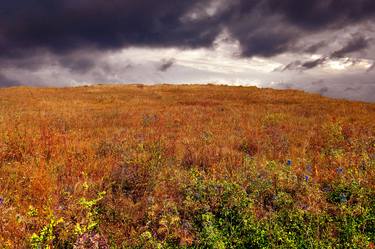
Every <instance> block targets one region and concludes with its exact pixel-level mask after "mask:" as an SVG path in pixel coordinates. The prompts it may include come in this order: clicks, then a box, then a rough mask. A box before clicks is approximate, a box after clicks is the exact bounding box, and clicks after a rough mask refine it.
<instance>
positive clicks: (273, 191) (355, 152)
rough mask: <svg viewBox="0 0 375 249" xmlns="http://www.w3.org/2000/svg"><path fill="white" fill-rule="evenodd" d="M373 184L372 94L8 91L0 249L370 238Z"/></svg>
mask: <svg viewBox="0 0 375 249" xmlns="http://www.w3.org/2000/svg"><path fill="white" fill-rule="evenodd" d="M374 189H375V104H368V103H359V102H349V101H344V100H333V99H328V98H324V97H321V96H319V95H314V94H307V93H303V92H300V91H292V90H284V91H277V90H271V89H257V88H255V87H228V86H198V85H194V86H171V85H160V86H141V85H132V86H90V87H77V88H61V89H53V88H26V87H18V88H7V89H1V90H0V248H25V247H26V248H27V247H31V248H46V247H47V246H50V248H72V247H73V246H75V248H110V247H111V248H177V247H182V248H374V242H375V190H374ZM95 245H97V246H98V247H95Z"/></svg>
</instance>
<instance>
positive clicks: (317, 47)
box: [303, 41, 327, 54]
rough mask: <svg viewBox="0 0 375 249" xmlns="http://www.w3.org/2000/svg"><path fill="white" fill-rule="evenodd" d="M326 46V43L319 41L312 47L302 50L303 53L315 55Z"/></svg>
mask: <svg viewBox="0 0 375 249" xmlns="http://www.w3.org/2000/svg"><path fill="white" fill-rule="evenodd" d="M326 45H327V42H326V41H320V42H318V43H315V44H312V45H310V46H308V47H306V48H304V49H303V52H305V53H310V54H313V53H316V52H317V51H319V50H320V49H321V48H323V47H325V46H326Z"/></svg>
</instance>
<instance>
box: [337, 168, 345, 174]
mask: <svg viewBox="0 0 375 249" xmlns="http://www.w3.org/2000/svg"><path fill="white" fill-rule="evenodd" d="M336 172H337V173H338V174H342V173H344V169H343V168H342V167H338V168H337V169H336Z"/></svg>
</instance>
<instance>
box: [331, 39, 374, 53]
mask: <svg viewBox="0 0 375 249" xmlns="http://www.w3.org/2000/svg"><path fill="white" fill-rule="evenodd" d="M369 41H370V39H366V38H365V37H363V36H361V35H360V34H355V35H354V37H353V39H352V40H350V41H349V42H348V43H347V44H346V45H345V46H344V47H342V48H341V49H339V50H337V51H335V52H333V53H332V54H331V57H334V58H341V57H344V56H345V55H348V54H350V53H354V52H358V51H361V50H364V49H366V48H368V47H369Z"/></svg>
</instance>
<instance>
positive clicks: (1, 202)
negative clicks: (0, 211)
mask: <svg viewBox="0 0 375 249" xmlns="http://www.w3.org/2000/svg"><path fill="white" fill-rule="evenodd" d="M3 204H4V198H3V197H1V196H0V206H1V205H3Z"/></svg>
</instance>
